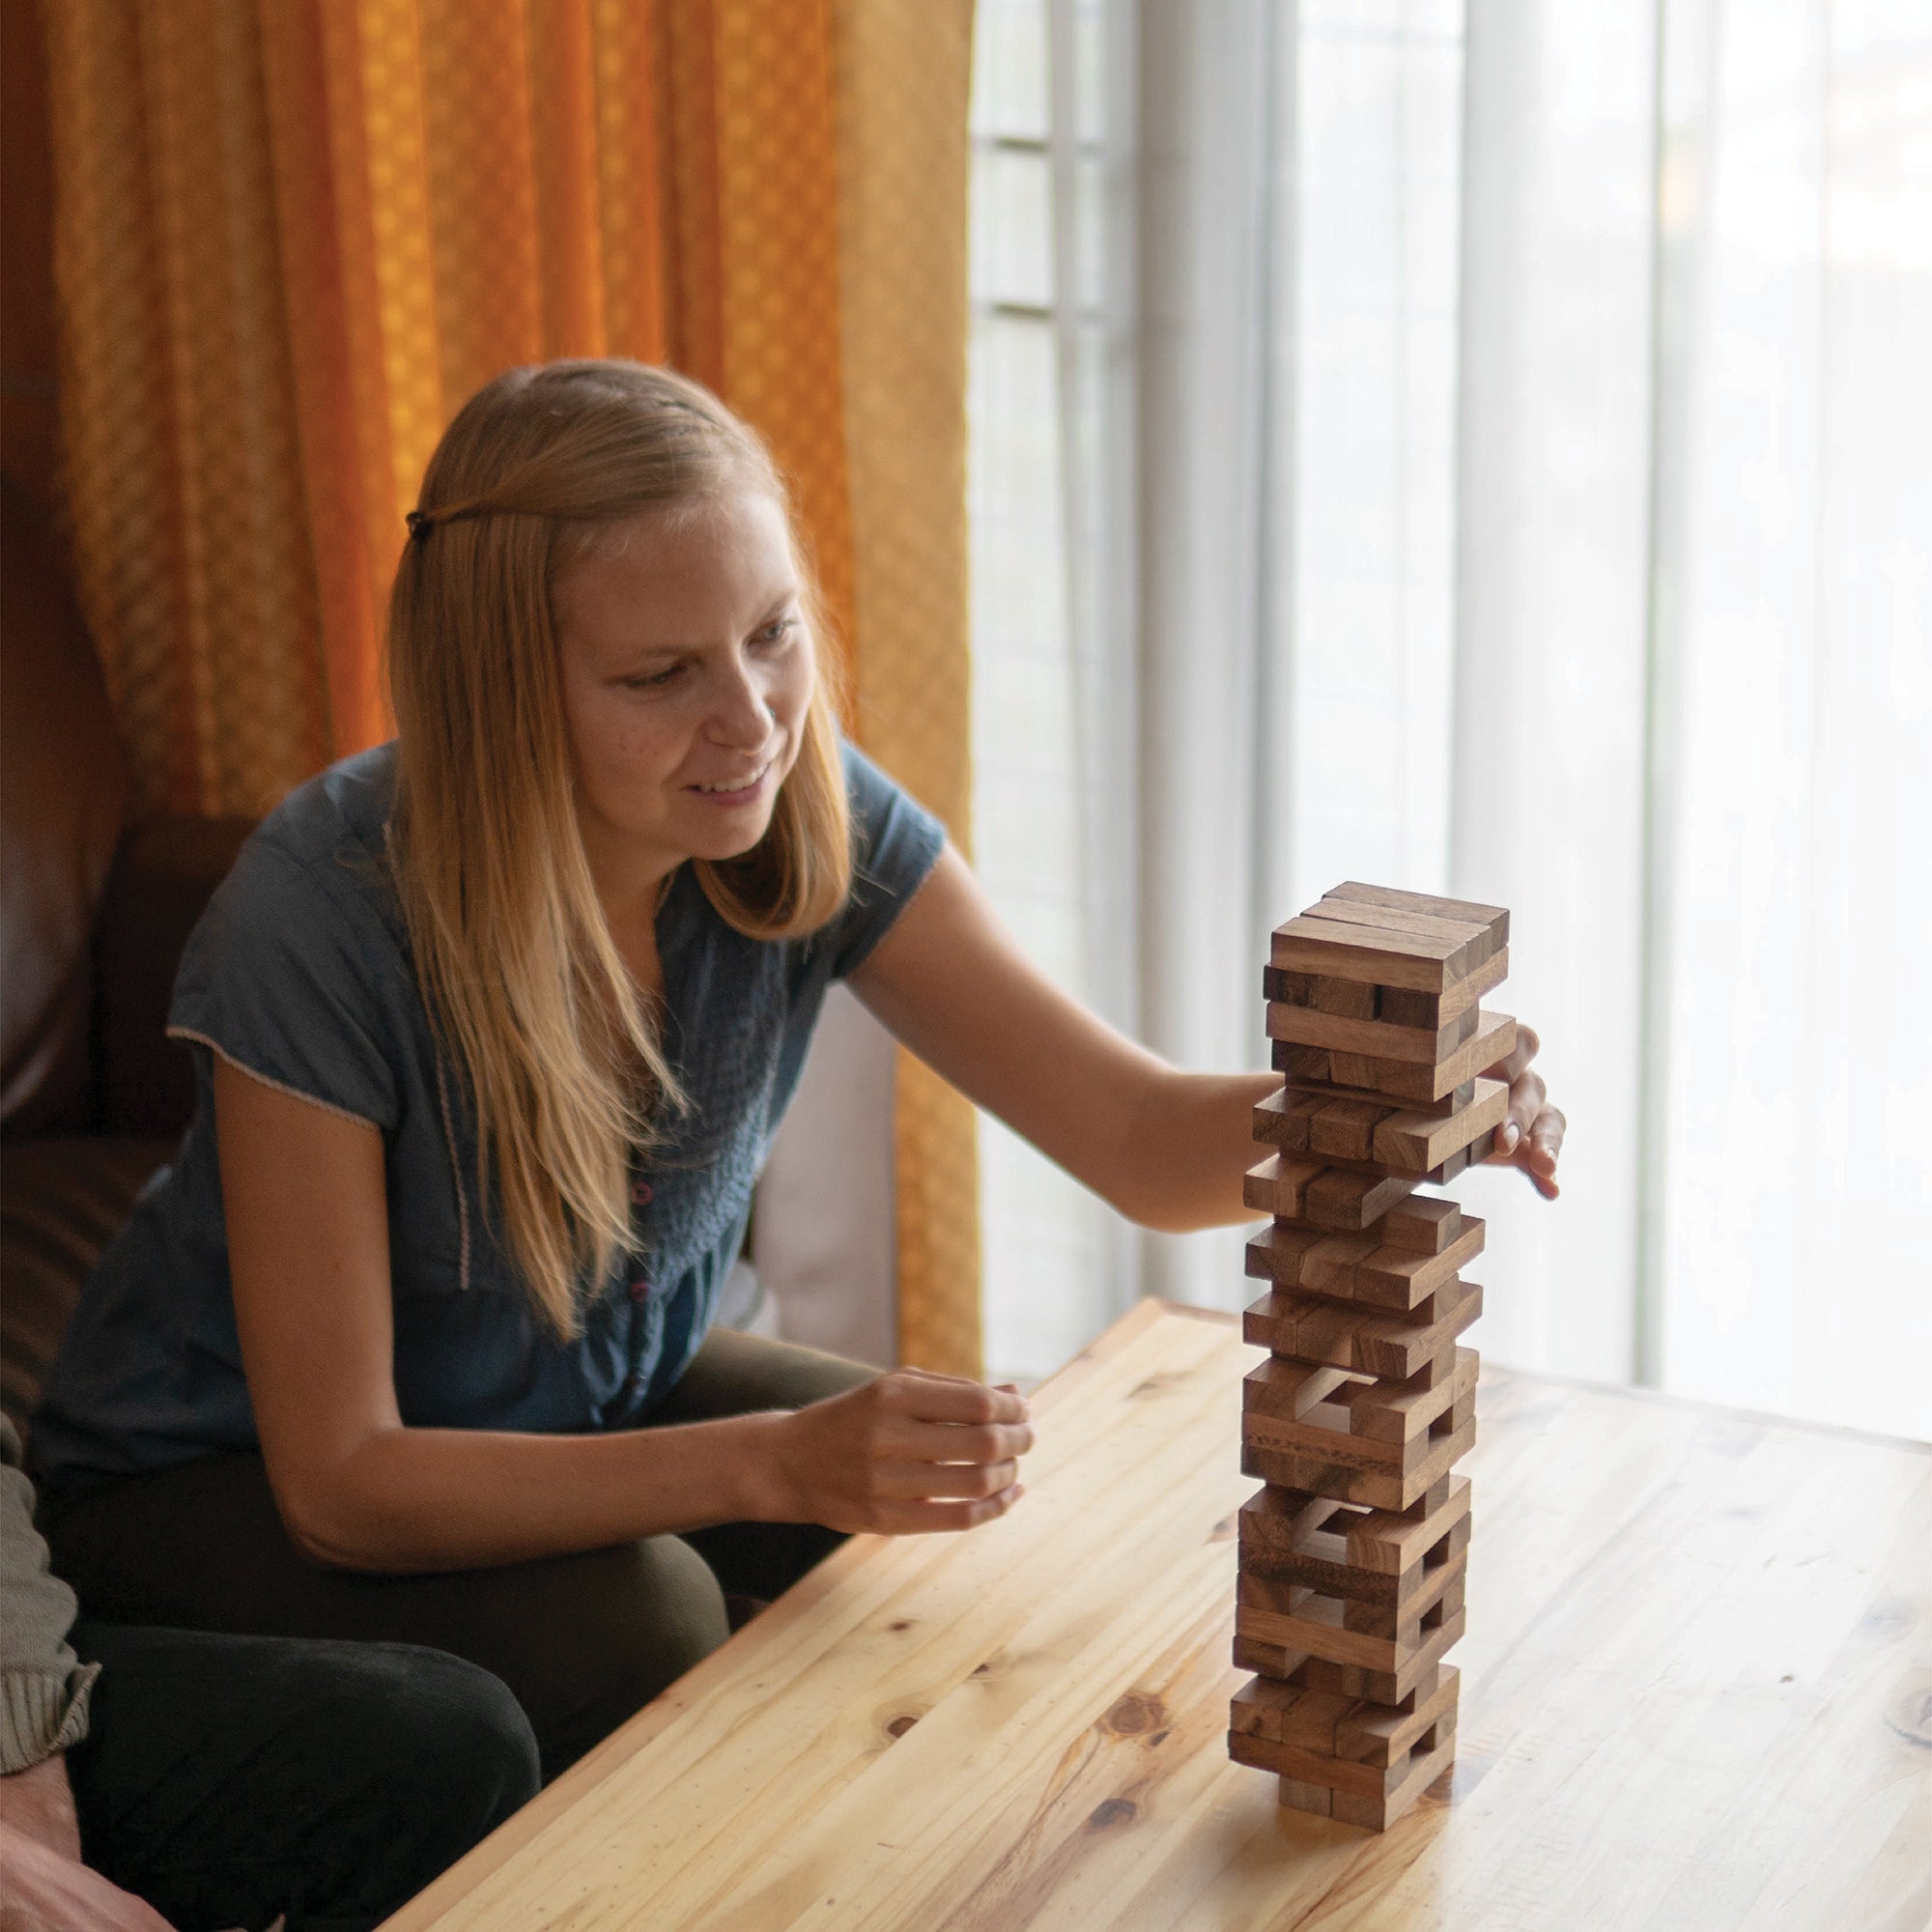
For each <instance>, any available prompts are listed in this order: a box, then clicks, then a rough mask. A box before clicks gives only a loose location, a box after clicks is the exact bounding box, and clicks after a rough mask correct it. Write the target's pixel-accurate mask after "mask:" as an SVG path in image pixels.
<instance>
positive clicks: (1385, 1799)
mask: <svg viewBox="0 0 1932 1932" xmlns="http://www.w3.org/2000/svg"><path fill="white" fill-rule="evenodd" d="M1508 939H1509V915H1508V913H1506V912H1504V911H1502V910H1501V909H1500V908H1498V907H1495V906H1482V905H1470V904H1466V903H1464V902H1463V901H1461V900H1454V899H1437V898H1428V897H1424V896H1422V895H1418V894H1414V893H1402V892H1392V891H1389V890H1387V889H1385V888H1382V887H1378V886H1364V885H1355V884H1350V885H1344V886H1338V887H1336V889H1335V890H1334V891H1333V892H1332V893H1330V894H1328V895H1326V896H1325V897H1324V898H1323V899H1322V900H1321V903H1320V904H1318V905H1313V906H1310V907H1309V908H1308V910H1307V911H1306V912H1304V913H1302V914H1301V915H1300V916H1299V917H1298V918H1295V919H1292V920H1290V921H1289V922H1288V923H1287V924H1285V925H1282V926H1280V927H1278V928H1277V929H1276V931H1275V934H1274V941H1273V949H1272V952H1273V956H1272V960H1271V963H1270V964H1269V967H1268V969H1267V973H1266V976H1265V990H1266V994H1267V1003H1268V1004H1267V1030H1268V1035H1269V1037H1270V1038H1271V1040H1272V1041H1273V1042H1274V1064H1275V1066H1276V1068H1277V1070H1278V1071H1280V1072H1282V1073H1283V1074H1285V1075H1286V1076H1287V1081H1286V1084H1285V1085H1284V1086H1283V1088H1282V1089H1281V1091H1280V1092H1279V1093H1277V1094H1271V1095H1270V1096H1269V1097H1268V1098H1267V1099H1265V1100H1264V1101H1263V1102H1262V1104H1261V1105H1260V1106H1259V1107H1257V1108H1256V1109H1255V1138H1256V1139H1257V1140H1259V1141H1263V1142H1265V1143H1267V1144H1268V1145H1269V1146H1270V1147H1271V1148H1272V1149H1273V1150H1274V1151H1272V1152H1271V1153H1269V1154H1268V1156H1267V1158H1266V1159H1264V1161H1262V1162H1261V1164H1260V1165H1259V1166H1257V1167H1254V1168H1252V1169H1250V1170H1249V1173H1248V1179H1247V1199H1248V1205H1249V1206H1250V1207H1251V1208H1255V1209H1257V1210H1258V1211H1260V1212H1262V1213H1266V1214H1271V1215H1273V1217H1274V1223H1273V1226H1272V1227H1271V1228H1269V1229H1268V1231H1267V1232H1266V1233H1265V1234H1264V1235H1262V1236H1259V1237H1258V1238H1257V1239H1255V1240H1254V1241H1251V1242H1250V1243H1249V1246H1248V1273H1249V1274H1250V1275H1254V1276H1258V1277H1261V1278H1263V1279H1264V1280H1265V1281H1267V1282H1268V1283H1269V1288H1268V1292H1267V1293H1265V1294H1264V1295H1263V1296H1262V1297H1261V1299H1260V1300H1259V1301H1257V1302H1255V1303H1254V1305H1253V1306H1252V1307H1251V1308H1249V1310H1248V1312H1247V1318H1246V1333H1247V1338H1248V1340H1249V1341H1250V1342H1255V1343H1259V1344H1260V1345H1261V1346H1262V1347H1264V1348H1265V1349H1266V1350H1268V1359H1267V1360H1266V1361H1265V1362H1264V1363H1263V1364H1262V1365H1261V1367H1260V1368H1258V1369H1256V1370H1255V1371H1254V1372H1253V1373H1252V1374H1251V1375H1250V1376H1249V1377H1248V1378H1247V1382H1246V1385H1245V1387H1244V1389H1243V1391H1242V1408H1243V1413H1242V1417H1241V1444H1242V1447H1241V1466H1242V1468H1243V1470H1244V1471H1245V1472H1246V1473H1247V1474H1249V1475H1251V1476H1259V1477H1261V1478H1262V1480H1263V1482H1264V1485H1265V1487H1264V1488H1263V1489H1262V1490H1261V1491H1260V1492H1257V1493H1256V1494H1255V1495H1254V1496H1253V1497H1252V1498H1251V1499H1250V1500H1249V1501H1248V1502H1247V1503H1246V1504H1244V1505H1243V1507H1242V1509H1241V1514H1240V1581H1239V1585H1238V1592H1237V1600H1236V1609H1235V1662H1236V1664H1238V1665H1240V1666H1242V1667H1243V1668H1245V1669H1248V1670H1252V1671H1254V1672H1256V1673H1257V1674H1256V1675H1255V1677H1254V1678H1252V1679H1251V1680H1250V1681H1249V1682H1248V1683H1247V1684H1245V1685H1244V1686H1243V1687H1242V1688H1241V1690H1239V1691H1238V1692H1237V1693H1236V1697H1235V1700H1234V1706H1233V1711H1232V1728H1231V1729H1230V1732H1229V1739H1228V1744H1229V1749H1230V1751H1231V1753H1232V1754H1233V1756H1234V1757H1235V1758H1236V1760H1237V1761H1238V1762H1239V1763H1242V1764H1249V1765H1254V1766H1256V1767H1258V1768H1259V1769H1262V1770H1265V1771H1273V1772H1278V1773H1279V1774H1280V1776H1281V1798H1282V1803H1283V1804H1290V1805H1293V1806H1294V1807H1295V1808H1296V1809H1298V1810H1302V1811H1315V1812H1320V1813H1321V1814H1322V1815H1323V1816H1326V1817H1334V1818H1340V1819H1343V1820H1345V1821H1347V1822H1348V1823H1350V1824H1356V1825H1367V1826H1370V1827H1372V1828H1373V1829H1375V1830H1377V1831H1380V1830H1382V1829H1384V1828H1385V1827H1387V1826H1388V1825H1390V1824H1392V1823H1393V1822H1394V1821H1395V1819H1397V1818H1398V1817H1399V1816H1401V1814H1402V1813H1403V1812H1404V1811H1406V1809H1407V1808H1408V1806H1409V1805H1410V1804H1413V1803H1414V1802H1415V1800H1416V1798H1417V1797H1418V1796H1419V1795H1420V1793H1421V1792H1422V1791H1423V1789H1424V1788H1425V1787H1426V1786H1427V1785H1429V1784H1430V1783H1432V1782H1433V1781H1434V1780H1435V1778H1436V1777H1438V1776H1441V1774H1442V1773H1443V1772H1444V1771H1446V1770H1448V1768H1449V1765H1450V1763H1451V1760H1452V1759H1453V1757H1454V1755H1455V1738H1456V1688H1457V1687H1456V1677H1457V1674H1456V1671H1455V1670H1454V1669H1453V1668H1452V1667H1451V1666H1450V1665H1448V1664H1446V1663H1444V1662H1442V1656H1443V1653H1444V1652H1445V1651H1446V1650H1448V1648H1449V1647H1450V1645H1451V1644H1453V1643H1454V1642H1455V1641H1456V1639H1457V1638H1458V1637H1459V1636H1461V1635H1462V1634H1463V1567H1464V1564H1465V1562H1466V1560H1467V1558H1466V1550H1467V1546H1468V1541H1469V1484H1468V1479H1467V1478H1466V1477H1463V1476H1458V1475H1455V1474H1454V1473H1453V1470H1454V1466H1455V1464H1456V1463H1457V1462H1458V1460H1459V1459H1460V1458H1461V1457H1462V1456H1463V1454H1464V1453H1465V1452H1466V1451H1467V1450H1468V1448H1469V1446H1470V1444H1471V1443H1472V1442H1473V1441H1474V1440H1475V1435H1476V1420H1475V1414H1476V1353H1475V1350H1473V1349H1464V1348H1459V1347H1458V1346H1457V1337H1458V1336H1459V1335H1461V1334H1462V1333H1463V1330H1464V1329H1465V1328H1467V1327H1468V1325H1469V1324H1470V1323H1471V1322H1472V1321H1475V1319H1476V1318H1477V1316H1478V1315H1480V1314H1481V1313H1482V1309H1483V1291H1482V1290H1481V1289H1480V1288H1479V1287H1477V1286H1476V1284H1475V1283H1473V1282H1465V1281H1464V1280H1463V1277H1462V1273H1461V1270H1462V1268H1463V1266H1464V1265H1465V1264H1467V1263H1469V1262H1471V1261H1473V1260H1474V1259H1475V1257H1476V1256H1477V1255H1478V1254H1479V1253H1481V1251H1482V1246H1483V1224H1482V1222H1480V1221H1478V1220H1474V1219H1472V1218H1469V1217H1467V1216H1465V1215H1463V1213H1462V1212H1461V1211H1460V1210H1459V1209H1458V1208H1457V1206H1456V1204H1455V1203H1454V1202H1453V1201H1449V1200H1445V1199H1443V1198H1442V1197H1440V1196H1438V1195H1427V1194H1418V1193H1417V1192H1416V1191H1415V1190H1416V1188H1417V1186H1418V1185H1419V1184H1420V1183H1423V1182H1437V1183H1439V1182H1445V1181H1449V1180H1453V1179H1455V1178H1456V1176H1457V1175H1459V1174H1461V1173H1462V1171H1463V1168H1464V1167H1466V1166H1467V1165H1468V1164H1469V1162H1470V1161H1471V1160H1472V1159H1473V1160H1480V1159H1482V1158H1483V1157H1484V1155H1485V1154H1486V1153H1487V1152H1488V1151H1489V1148H1490V1143H1491V1135H1492V1131H1493V1129H1494V1128H1495V1127H1496V1126H1497V1125H1499V1124H1500V1122H1502V1120H1503V1117H1504V1114H1505V1112H1506V1110H1507V1105H1508V1098H1509V1095H1508V1090H1507V1088H1506V1087H1505V1086H1504V1084H1503V1083H1502V1082H1501V1081H1499V1080H1486V1079H1481V1078H1479V1077H1478V1075H1479V1073H1480V1072H1481V1071H1482V1069H1484V1068H1487V1067H1490V1066H1492V1065H1495V1064H1496V1063H1497V1062H1499V1061H1501V1060H1503V1059H1505V1058H1506V1057H1507V1056H1508V1055H1509V1053H1510V1052H1511V1050H1512V1049H1513V1047H1514V1046H1515V1043H1516V1022H1515V1021H1514V1020H1513V1019H1511V1018H1509V1017H1508V1016H1507V1015H1506V1014H1499V1013H1489V1012H1485V1011H1483V1010H1482V1009H1481V1006H1480V1002H1481V1000H1482V996H1483V995H1484V994H1485V993H1487V992H1489V991H1490V989H1491V988H1492V987H1493V986H1495V985H1496V984H1497V983H1498V982H1499V981H1500V980H1502V978H1503V975H1504V973H1505V971H1506V970H1507V968H1508V963H1509V954H1508V952H1507V950H1506V948H1507V944H1508Z"/></svg>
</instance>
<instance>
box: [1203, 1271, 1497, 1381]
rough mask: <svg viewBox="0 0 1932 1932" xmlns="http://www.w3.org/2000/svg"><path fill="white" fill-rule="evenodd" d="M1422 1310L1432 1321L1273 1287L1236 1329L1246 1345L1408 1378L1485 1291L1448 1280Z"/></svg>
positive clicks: (1470, 1317) (1454, 1332)
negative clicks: (1415, 1319) (1245, 1339)
mask: <svg viewBox="0 0 1932 1932" xmlns="http://www.w3.org/2000/svg"><path fill="white" fill-rule="evenodd" d="M1423 1307H1424V1308H1425V1309H1427V1310H1428V1311H1429V1313H1430V1314H1431V1315H1432V1316H1433V1318H1434V1319H1433V1320H1431V1321H1425V1322H1418V1321H1414V1320H1412V1319H1410V1318H1408V1317H1405V1316H1402V1315H1397V1314H1394V1313H1385V1312H1383V1311H1381V1310H1376V1311H1374V1312H1373V1313H1372V1312H1370V1311H1369V1310H1366V1309H1361V1308H1355V1307H1350V1305H1349V1304H1348V1303H1346V1302H1336V1301H1328V1300H1324V1299H1322V1298H1321V1296H1318V1295H1312V1294H1297V1293H1293V1291H1291V1290H1286V1289H1275V1290H1272V1291H1271V1292H1270V1293H1266V1294H1264V1295H1263V1296H1262V1297H1261V1298H1260V1299H1259V1300H1258V1301H1254V1302H1251V1303H1250V1304H1249V1305H1248V1309H1247V1311H1246V1313H1245V1314H1244V1315H1243V1316H1242V1318H1241V1328H1242V1333H1243V1334H1244V1335H1245V1336H1246V1338H1247V1339H1248V1340H1249V1341H1250V1342H1252V1343H1255V1344H1257V1345H1258V1346H1260V1347H1261V1348H1264V1349H1266V1350H1270V1351H1271V1352H1272V1353H1274V1354H1277V1355H1288V1356H1292V1357H1293V1358H1294V1359H1295V1360H1297V1361H1304V1362H1324V1363H1327V1364H1329V1365H1330V1366H1332V1367H1334V1368H1338V1369H1356V1370H1360V1371H1362V1372H1363V1373H1365V1374H1368V1375H1374V1376H1394V1377H1396V1378H1398V1379H1400V1380H1404V1381H1406V1380H1407V1378H1409V1377H1410V1376H1412V1375H1415V1374H1416V1373H1417V1372H1418V1371H1419V1370H1421V1369H1422V1368H1423V1367H1424V1365H1425V1364H1427V1363H1429V1362H1431V1361H1433V1360H1435V1357H1436V1356H1438V1355H1440V1354H1441V1353H1442V1352H1443V1350H1445V1349H1447V1348H1448V1346H1449V1344H1450V1343H1452V1342H1453V1341H1454V1340H1455V1339H1456V1337H1457V1336H1459V1335H1460V1334H1462V1332H1463V1329H1465V1328H1466V1327H1468V1326H1469V1324H1470V1323H1471V1322H1472V1321H1475V1320H1476V1319H1477V1318H1478V1317H1479V1316H1480V1315H1481V1314H1482V1312H1483V1291H1482V1288H1481V1285H1480V1284H1478V1283H1476V1282H1472V1281H1460V1280H1454V1279H1452V1280H1451V1281H1450V1282H1448V1283H1445V1284H1444V1286H1443V1287H1442V1288H1441V1289H1439V1290H1437V1292H1436V1293H1435V1294H1433V1295H1431V1296H1430V1297H1429V1300H1428V1301H1427V1302H1425V1303H1424V1304H1423Z"/></svg>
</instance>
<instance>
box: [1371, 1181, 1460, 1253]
mask: <svg viewBox="0 0 1932 1932" xmlns="http://www.w3.org/2000/svg"><path fill="white" fill-rule="evenodd" d="M1368 1232H1369V1233H1370V1234H1372V1235H1377V1236H1380V1238H1381V1243H1382V1245H1383V1246H1384V1247H1389V1248H1410V1249H1413V1250H1414V1251H1415V1252H1416V1253H1418V1254H1425V1255H1439V1254H1440V1253H1441V1252H1442V1250H1443V1249H1444V1248H1446V1247H1447V1246H1449V1244H1450V1243H1451V1242H1452V1241H1454V1240H1455V1239H1456V1237H1457V1236H1459V1235H1461V1234H1462V1232H1463V1210H1462V1208H1459V1207H1458V1206H1457V1205H1456V1203H1455V1202H1453V1201H1444V1200H1441V1199H1440V1198H1439V1197H1437V1196H1435V1195H1433V1194H1411V1195H1410V1196H1409V1197H1408V1199H1407V1200H1406V1201H1402V1202H1398V1203H1397V1205H1396V1206H1395V1207H1393V1208H1390V1209H1389V1210H1388V1212H1387V1213H1386V1214H1384V1215H1383V1216H1382V1218H1381V1221H1380V1223H1379V1224H1378V1226H1377V1227H1374V1228H1371V1229H1370V1230H1368Z"/></svg>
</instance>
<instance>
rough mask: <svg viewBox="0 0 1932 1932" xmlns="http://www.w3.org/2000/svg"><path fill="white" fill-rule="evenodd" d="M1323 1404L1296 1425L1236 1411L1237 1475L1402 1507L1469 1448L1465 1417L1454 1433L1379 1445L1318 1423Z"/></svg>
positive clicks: (1471, 1424)
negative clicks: (1238, 1434) (1239, 1414)
mask: <svg viewBox="0 0 1932 1932" xmlns="http://www.w3.org/2000/svg"><path fill="white" fill-rule="evenodd" d="M1331 1406H1332V1405H1329V1404H1325V1403H1322V1404H1318V1405H1316V1406H1315V1407H1314V1408H1313V1409H1311V1410H1310V1411H1309V1413H1308V1414H1307V1415H1306V1416H1305V1417H1304V1418H1303V1419H1302V1420H1301V1421H1299V1422H1284V1421H1282V1420H1281V1419H1280V1418H1279V1417H1277V1416H1272V1415H1264V1414H1259V1413H1256V1412H1252V1411H1244V1412H1243V1414H1242V1417H1241V1473H1242V1474H1243V1475H1245V1476H1259V1477H1260V1478H1261V1479H1262V1480H1263V1481H1264V1482H1267V1483H1276V1484H1279V1485H1280V1486H1281V1487H1282V1488H1284V1489H1294V1490H1306V1491H1309V1492H1312V1493H1315V1494H1318V1495H1324V1496H1339V1497H1342V1498H1343V1499H1344V1500H1346V1501H1349V1502H1356V1503H1367V1504H1369V1505H1370V1506H1371V1507H1373V1508H1375V1509H1385V1510H1404V1509H1407V1508H1408V1507H1409V1506H1410V1505H1411V1504H1412V1503H1413V1502H1415V1501H1416V1499H1417V1498H1418V1497H1420V1496H1422V1495H1424V1494H1425V1493H1427V1492H1428V1491H1429V1489H1430V1488H1431V1487H1432V1486H1433V1485H1434V1484H1435V1483H1437V1482H1439V1481H1440V1480H1441V1479H1442V1477H1444V1476H1445V1475H1447V1474H1448V1472H1449V1471H1450V1469H1451V1468H1453V1467H1454V1465H1455V1464H1456V1463H1459V1462H1461V1461H1462V1459H1463V1457H1464V1456H1466V1455H1467V1454H1468V1452H1469V1451H1470V1450H1471V1449H1472V1448H1474V1447H1475V1442H1476V1424H1475V1418H1474V1417H1473V1416H1471V1417H1470V1419H1469V1421H1468V1422H1467V1423H1466V1424H1464V1426H1463V1428H1462V1429H1460V1430H1458V1431H1457V1432H1456V1433H1455V1434H1454V1435H1439V1436H1438V1435H1418V1436H1415V1437H1413V1438H1412V1439H1410V1440H1409V1441H1406V1442H1386V1441H1378V1440H1376V1439H1375V1438H1373V1437H1368V1436H1361V1435H1352V1434H1350V1431H1349V1430H1348V1429H1346V1428H1330V1427H1327V1426H1325V1425H1324V1422H1323V1414H1324V1411H1325V1410H1327V1409H1329V1408H1330V1407H1331ZM1311 1436H1312V1437H1315V1438H1316V1439H1314V1440H1311V1439H1310V1437H1311Z"/></svg>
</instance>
